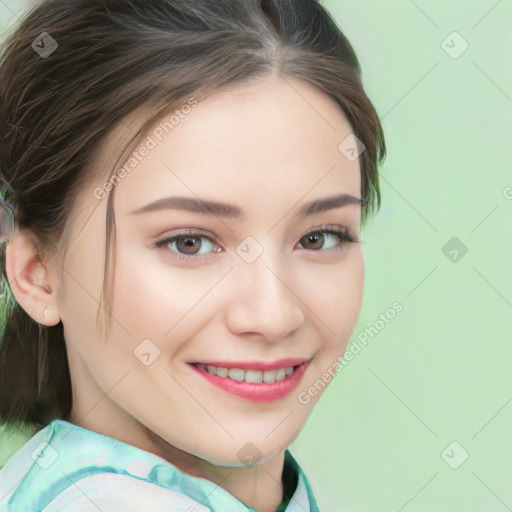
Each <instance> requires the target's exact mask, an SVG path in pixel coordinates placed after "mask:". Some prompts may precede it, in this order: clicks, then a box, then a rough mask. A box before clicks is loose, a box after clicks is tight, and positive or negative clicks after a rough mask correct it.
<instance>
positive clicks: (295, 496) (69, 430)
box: [0, 420, 319, 512]
mask: <svg viewBox="0 0 512 512" xmlns="http://www.w3.org/2000/svg"><path fill="white" fill-rule="evenodd" d="M78 480H80V482H79V488H78V486H77V485H74V482H77V481H78ZM109 480H110V482H109ZM100 482H101V485H99V483H100ZM290 482H292V485H293V482H296V484H295V489H294V490H293V489H291V492H292V496H291V498H290V499H289V500H288V503H286V501H287V500H283V501H284V503H283V504H285V505H286V508H284V509H282V508H280V509H279V510H283V512H319V508H318V505H317V503H316V500H315V497H314V495H313V492H312V489H311V486H310V484H309V482H308V480H307V478H306V475H305V474H304V473H303V472H302V469H301V468H300V466H299V464H298V463H297V461H296V460H295V458H294V457H293V456H292V454H291V453H290V451H289V450H286V451H285V466H284V469H283V484H284V485H283V487H285V486H290ZM110 485H112V486H113V487H112V488H114V487H115V488H117V489H118V491H119V492H116V493H114V495H115V501H111V502H110V504H111V506H112V505H116V508H115V510H126V507H125V506H124V505H122V504H121V503H120V501H122V500H126V501H128V500H131V502H133V500H135V499H137V498H136V497H137V496H139V499H142V498H140V496H142V494H144V495H147V496H150V497H149V498H146V497H145V498H144V499H155V500H157V501H155V506H154V507H152V508H151V509H152V510H155V511H156V510H160V508H157V506H158V504H160V505H161V507H162V508H161V510H169V508H168V507H169V505H170V504H173V503H174V502H176V503H178V501H179V503H180V504H185V505H189V507H192V506H193V507H196V510H197V511H198V512H209V511H226V510H229V512H258V511H257V510H255V509H253V508H251V507H249V506H247V505H245V504H244V503H242V502H241V501H240V500H238V499H237V498H235V497H234V496H233V495H231V494H230V493H229V492H227V491H226V490H225V489H224V488H222V487H220V486H219V485H217V484H215V483H213V482H211V481H209V480H207V479H205V478H201V477H196V476H192V475H189V474H186V473H184V472H183V471H181V470H180V469H179V468H178V467H176V466H174V465H173V464H171V463H170V462H169V461H167V460H165V459H163V458H162V457H159V456H158V455H155V454H153V453H150V452H147V451H145V450H142V449H140V448H137V447H135V446H132V445H130V444H127V443H123V442H121V441H118V440H116V439H113V438H111V437H108V436H105V435H103V434H99V433H97V432H94V431H92V430H88V429H85V428H83V427H80V426H78V425H74V424H72V423H69V422H67V421H65V420H54V421H52V422H51V423H50V424H49V425H48V426H46V427H45V428H43V429H42V430H40V431H39V432H37V433H36V434H35V435H34V436H33V437H32V438H30V439H29V440H28V441H27V443H25V444H24V445H23V446H22V447H21V448H20V449H19V450H18V451H17V452H16V453H15V454H14V455H13V456H12V457H11V458H10V459H9V461H8V462H7V464H6V465H5V466H4V467H3V468H2V469H1V470H0V512H3V511H6V512H7V511H10V510H13V511H14V510H42V509H43V508H44V507H46V506H47V505H49V507H48V508H44V510H45V512H46V511H48V512H51V511H52V510H63V508H57V505H58V503H61V502H62V503H64V501H65V500H67V501H66V503H77V500H80V499H84V498H83V495H84V494H86V495H87V496H86V497H87V499H88V500H91V499H92V500H93V501H94V499H93V497H94V496H96V495H97V496H98V499H104V498H103V497H102V491H103V494H104V489H105V488H106V487H109V486H110ZM80 493H81V494H80ZM96 493H97V494H96ZM73 494H75V495H76V499H74V498H73V499H72V498H71V496H72V495H73ZM132 494H133V496H132ZM54 500H55V503H54V502H53V501H54ZM173 500H175V501H173ZM102 504H103V505H105V503H104V502H102ZM89 505H90V501H89ZM164 505H165V508H164ZM59 506H60V505H59ZM189 509H190V510H193V509H192V508H187V509H186V508H183V510H189ZM80 510H81V509H80ZM108 510H114V509H113V508H108ZM130 510H131V509H130ZM134 510H135V509H134ZM180 510H181V509H180Z"/></svg>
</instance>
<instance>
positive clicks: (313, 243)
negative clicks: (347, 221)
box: [300, 228, 355, 251]
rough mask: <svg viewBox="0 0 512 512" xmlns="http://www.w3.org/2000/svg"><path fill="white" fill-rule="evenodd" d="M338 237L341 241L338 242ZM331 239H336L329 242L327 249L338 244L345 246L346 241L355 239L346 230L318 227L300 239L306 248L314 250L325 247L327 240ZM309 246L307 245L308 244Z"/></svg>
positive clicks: (349, 241)
mask: <svg viewBox="0 0 512 512" xmlns="http://www.w3.org/2000/svg"><path fill="white" fill-rule="evenodd" d="M336 238H338V240H339V242H338V243H336V240H335V239H336ZM329 239H331V240H333V241H334V244H332V243H331V242H327V243H328V244H330V247H327V249H332V248H334V247H336V246H343V245H345V243H351V242H354V241H355V240H354V239H353V238H352V237H351V236H350V235H349V234H348V233H347V232H346V231H341V230H336V229H323V228H320V229H317V230H315V231H310V232H309V233H308V234H306V235H304V236H303V237H302V238H301V239H300V243H301V245H303V246H306V247H305V248H306V249H309V250H312V251H319V250H320V249H322V248H325V247H324V244H326V240H327V241H329ZM308 244H310V245H309V247H307V245H308Z"/></svg>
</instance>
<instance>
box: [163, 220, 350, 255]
mask: <svg viewBox="0 0 512 512" xmlns="http://www.w3.org/2000/svg"><path fill="white" fill-rule="evenodd" d="M323 233H327V234H329V235H335V236H337V237H338V238H339V239H340V240H341V244H340V246H339V247H340V248H341V247H343V246H344V245H345V244H351V243H359V239H357V238H354V237H353V236H352V235H350V234H349V232H348V231H347V230H346V229H338V228H337V227H335V226H320V227H319V228H315V229H313V230H311V231H308V232H307V233H306V234H305V235H303V236H302V237H301V239H302V238H305V237H307V236H310V235H313V234H323ZM187 237H190V238H206V239H207V240H209V241H210V242H212V243H216V241H217V240H218V237H216V236H215V235H211V234H208V235H206V234H205V233H203V232H202V231H194V230H193V229H189V230H187V231H185V232H184V233H179V234H177V235H173V236H167V237H165V238H162V239H160V240H157V241H156V242H155V243H154V245H153V248H155V249H158V250H163V249H165V247H166V246H167V245H169V244H170V243H173V242H175V241H176V240H178V239H180V238H187ZM330 249H333V247H331V248H330ZM304 250H306V251H307V250H308V249H304ZM327 250H329V249H327ZM171 252H172V253H174V254H173V256H172V257H173V258H176V259H177V260H179V261H191V260H196V261H197V260H200V259H202V258H207V257H209V254H211V253H209V254H202V255H185V254H181V253H178V252H176V251H171ZM216 252H220V251H216ZM311 252H325V250H322V249H319V250H316V251H315V250H311Z"/></svg>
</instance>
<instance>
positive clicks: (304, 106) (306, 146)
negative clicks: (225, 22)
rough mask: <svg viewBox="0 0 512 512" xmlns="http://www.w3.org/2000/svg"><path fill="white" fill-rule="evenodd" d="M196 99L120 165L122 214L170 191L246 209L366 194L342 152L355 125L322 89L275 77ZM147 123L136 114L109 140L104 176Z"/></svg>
mask: <svg viewBox="0 0 512 512" xmlns="http://www.w3.org/2000/svg"><path fill="white" fill-rule="evenodd" d="M191 99H192V100H193V101H189V102H187V103H184V104H183V105H184V106H183V107H182V108H178V109H177V110H176V111H173V112H170V113H166V114H165V115H163V116H161V117H160V118H158V119H157V120H156V121H155V122H153V124H152V126H150V128H149V129H148V130H147V131H146V132H145V133H144V135H143V136H142V137H141V139H140V142H139V143H138V144H137V145H136V146H135V148H134V152H137V153H138V155H137V156H135V155H134V153H131V154H130V155H129V158H127V159H126V161H125V162H119V163H118V165H117V166H116V168H115V170H114V175H115V174H116V173H117V174H118V175H120V174H122V175H123V176H122V178H121V179H118V180H117V181H115V185H114V186H113V187H112V188H116V192H115V194H116V203H117V206H116V212H117V211H119V210H121V211H120V213H127V211H128V210H130V211H131V210H133V208H134V206H136V205H135V204H134V203H137V205H138V206H142V202H148V201H150V200H155V199H158V198H159V197H162V196H163V195H170V194H164V192H169V193H172V195H182V196H183V195H189V196H199V197H205V198H207V197H208V196H209V197H212V198H213V196H215V197H219V195H221V196H222V198H223V199H226V200H228V199H229V200H230V201H231V202H233V203H235V204H237V203H238V204H239V203H240V200H242V201H244V202H245V203H246V204H247V205H248V206H247V207H249V206H250V203H251V198H253V199H254V200H255V205H261V202H262V201H265V200H268V198H269V194H273V195H276V194H278V195H280V198H279V199H280V200H281V202H286V201H287V200H289V201H297V200H298V199H299V198H300V197H301V196H304V194H306V193H308V191H311V196H310V197H309V198H310V199H312V198H314V197H318V195H319V193H322V191H323V192H324V194H323V195H325V191H327V190H329V191H330V192H332V193H336V192H346V193H351V194H354V195H358V194H359V191H360V173H359V169H360V168H359V160H358V159H357V160H355V161H349V160H348V159H347V158H345V156H344V155H343V154H342V153H341V151H340V149H339V145H340V143H341V142H342V141H343V140H344V139H345V138H346V137H347V136H348V135H349V134H350V133H352V128H351V126H350V123H349V122H348V120H347V118H346V116H345V115H344V113H343V111H342V110H341V107H339V105H338V104H337V103H336V101H335V100H334V99H333V98H331V97H330V96H329V95H327V94H326V93H325V92H323V91H322V90H321V89H320V88H318V87H317V86H315V85H314V84H311V83H309V82H307V81H305V80H301V79H289V78H286V79H284V78H281V77H273V78H272V79H268V80H264V81H262V82H259V83H253V84H248V85H238V86H236V87H231V88H229V89H227V90H225V91H222V92H216V93H214V94H212V95H211V96H208V97H206V98H204V99H201V100H200V101H197V100H195V99H194V98H191ZM144 116H146V118H147V113H146V112H144V111H142V110H139V111H137V112H133V113H132V114H131V115H130V116H127V118H126V119H125V120H124V121H123V122H122V123H120V124H119V126H118V127H116V129H115V130H114V131H113V132H111V134H110V135H109V137H107V139H106V140H105V142H104V144H103V145H102V148H101V151H100V153H99V154H98V164H99V165H101V164H102V163H103V169H107V168H108V166H109V165H112V164H113V160H114V157H115V156H117V153H118V151H119V149H120V148H122V147H123V142H124V143H126V142H127V141H128V140H129V137H130V136H131V135H133V133H135V130H136V129H137V128H138V127H139V126H140V124H141V122H140V119H141V118H144ZM107 162H108V163H107ZM123 164H124V166H123ZM122 167H124V171H123V172H122V173H119V169H121V168H122ZM106 178H107V176H106V175H105V174H104V175H103V176H102V178H101V179H99V180H96V184H100V186H101V185H102V184H105V180H106ZM111 181H112V180H111ZM315 188H316V189H317V192H318V193H316V195H315V192H316V191H315V190H314V189H315ZM320 189H321V190H320ZM118 195H120V197H119V198H117V196H118ZM287 197H288V199H286V198H287ZM237 198H238V199H239V201H237ZM240 198H241V199H240ZM128 203H129V204H128ZM139 203H141V204H139Z"/></svg>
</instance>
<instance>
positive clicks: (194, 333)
mask: <svg viewBox="0 0 512 512" xmlns="http://www.w3.org/2000/svg"><path fill="white" fill-rule="evenodd" d="M189 105H193V106H192V107H191V108H188V107H184V108H183V109H182V110H181V111H180V112H178V113H177V114H175V115H176V116H177V117H175V118H173V120H171V121H170V122H169V123H168V124H167V125H165V124H164V123H165V122H166V121H169V117H170V115H166V116H164V117H163V118H162V119H160V120H159V121H158V122H157V123H155V125H154V127H153V128H152V129H151V131H150V132H148V135H149V137H150V138H147V137H146V138H144V139H143V140H142V142H141V144H140V145H139V146H138V148H142V147H143V146H145V147H146V149H145V150H144V149H137V155H138V156H135V157H134V160H132V161H131V165H127V166H126V167H125V172H121V173H118V176H120V179H119V180H117V181H116V183H115V185H114V186H113V189H114V190H113V192H111V193H114V200H113V206H114V213H115V232H116V235H115V240H116V242H115V244H116V248H115V250H116V261H115V270H114V281H113V302H112V309H111V312H112V318H111V327H110V332H109V336H108V339H105V338H104V337H103V331H102V329H101V326H102V323H98V324H97V323H96V314H97V311H98V308H100V306H99V299H100V294H101V290H102V284H103V270H104V251H105V214H106V204H107V203H106V201H107V199H106V197H103V196H104V195H105V194H103V193H102V192H104V191H105V190H107V191H108V189H109V186H106V187H105V186H104V180H103V181H102V180H101V179H100V180H98V181H97V182H96V183H95V184H94V186H93V187H86V189H84V191H83V193H82V195H81V197H80V200H79V201H78V202H77V203H76V204H75V214H76V217H74V220H73V222H72V223H71V224H70V229H71V237H70V242H69V246H68V249H67V253H66V257H65V260H64V261H63V262H62V265H63V267H62V269H63V271H62V273H61V278H60V283H59V288H58V301H59V304H58V308H59V314H60V316H61V319H62V322H63V325H64V333H65V338H66V344H67V350H68V357H69V362H70V370H71V375H72V385H73V412H72V415H71V417H72V418H74V420H75V421H76V422H78V423H80V424H81V425H83V426H85V427H89V428H91V429H93V430H96V431H100V432H102V433H105V434H107V435H111V436H113V437H117V438H120V439H122V440H124V441H127V442H132V443H133V444H137V440H138V439H139V435H140V436H141V437H140V438H142V437H143V436H147V435H151V436H155V438H158V439H161V440H163V441H164V442H165V443H169V445H171V446H173V447H176V448H178V449H179V450H183V451H185V452H187V453H190V454H193V455H195V456H197V457H200V458H202V459H204V460H207V461H209V462H211V463H213V464H218V465H224V466H241V465H242V464H243V463H244V461H247V460H248V458H252V460H253V461H255V462H257V460H259V459H261V460H262V461H263V460H267V459H269V458H271V457H273V456H275V455H276V454H278V453H280V452H282V451H283V450H284V449H285V448H287V447H288V446H289V445H290V444H291V442H292V441H293V440H294V439H295V437H296V436H297V435H298V433H299V432H300V430H301V429H302V427H303V426H304V424H305V422H306V420H307V418H308V416H309V414H310V413H311V411H312V409H313V407H314V405H315V403H316V402H317V400H318V399H319V397H320V395H321V393H322V391H323V390H324V389H325V387H326V386H327V385H328V383H329V381H330V380H331V379H330V378H329V375H327V374H326V372H330V373H331V375H335V370H336V362H337V361H338V360H339V357H340V356H341V355H342V354H343V353H344V351H345V348H346V345H347V343H348V340H349V337H350V335H351V333H352V331H353V329H354V326H355V323H356V320H357V317H358V314H359V311H360V308H361V302H362V296H363V285H364V262H363V253H362V249H361V245H360V244H359V243H357V242H355V243H349V242H346V241H345V240H344V239H343V238H340V237H339V235H335V234H330V233H329V232H326V229H332V230H334V231H341V232H342V233H346V234H347V236H349V237H352V238H354V239H356V240H357V239H358V236H359V231H360V222H361V207H360V205H359V204H358V202H357V201H352V202H350V201H345V202H343V201H341V203H334V204H331V205H330V207H328V208H318V209H317V210H316V213H312V214H311V211H309V212H306V213H309V214H308V215H304V214H303V213H304V212H303V210H304V209H307V205H310V203H311V202H314V201H322V200H325V199H328V198H333V197H334V196H338V195H343V194H346V195H349V196H353V198H360V197H361V194H360V190H361V181H360V167H359V161H358V160H357V159H354V158H348V157H346V156H345V153H346V152H345V150H344V148H345V145H342V149H340V144H341V143H342V142H343V141H344V140H345V139H346V137H347V136H349V134H351V133H352V129H351V126H350V124H349V123H348V121H347V119H346V117H345V115H344V114H343V113H342V110H341V109H340V107H339V106H337V104H336V103H335V102H334V101H333V100H332V99H331V98H329V97H328V96H327V95H326V94H325V93H323V92H322V91H321V90H320V89H317V88H316V87H315V86H313V85H311V84H310V83H308V82H306V81H303V80H298V79H292V80H286V81H285V80H284V79H282V78H273V79H269V80H267V81H265V82H262V83H260V84H258V85H254V86H250V87H249V86H244V87H237V88H235V89H232V90H231V91H229V92H226V93H217V94H215V95H213V96H211V97H209V98H206V99H204V100H202V101H200V102H199V103H198V104H197V105H196V104H195V103H193V102H191V103H189ZM177 120H179V122H178V121H177ZM123 131H126V127H124V126H123V127H121V128H120V130H119V133H120V134H121V133H123ZM109 140H110V145H107V146H105V148H104V149H105V154H110V155H113V154H115V153H116V152H117V151H118V150H119V146H118V145H116V144H114V143H113V142H112V140H113V139H109ZM100 157H101V155H100V154H99V155H98V164H100V163H101V158H100ZM127 169H128V171H126V170H127ZM171 197H174V198H175V199H173V200H171V199H166V198H171ZM177 197H180V198H182V199H181V200H177V199H176V198H177ZM155 201H162V202H161V203H160V206H161V207H158V208H157V207H148V205H151V204H152V203H154V202H155ZM203 201H204V203H206V202H207V201H208V202H210V201H211V202H214V203H216V205H217V206H218V207H216V208H215V209H213V208H212V209H210V210H209V211H206V212H204V211H203V206H204V203H203ZM220 203H222V204H223V205H225V206H222V207H220V206H219V205H220ZM166 205H167V207H166ZM228 205H229V206H228ZM189 206H190V208H188V207H189ZM144 209H146V210H145V211H144ZM234 210H237V211H240V212H242V215H234V214H233V213H232V212H233V211H234ZM309 210H311V209H309ZM322 210H323V211H322ZM301 212H302V213H301ZM72 217H73V216H72ZM187 230H191V231H192V233H193V234H192V235H189V236H188V237H187V235H186V233H187ZM312 231H320V233H317V234H316V238H315V236H310V237H308V236H306V235H307V234H308V233H309V232H312ZM178 235H181V238H178V239H175V240H167V241H165V239H166V238H170V237H176V236H178ZM184 235H185V236H184ZM157 244H158V245H157ZM184 257H185V258H187V259H182V258H184ZM100 309H101V313H104V310H103V306H102V307H101V308H100ZM100 320H102V318H100ZM290 358H291V359H296V360H297V361H284V362H279V360H282V359H290ZM300 361H307V362H309V363H308V364H307V366H306V367H305V372H304V373H303V375H302V377H301V379H300V381H299V382H297V381H296V380H295V375H298V374H296V373H295V372H294V373H293V374H291V375H290V377H288V376H287V377H286V379H285V380H284V381H283V382H282V384H280V385H276V384H274V385H273V386H272V384H267V383H262V384H256V383H255V384H252V386H248V385H245V388H248V387H253V388H255V387H256V386H261V387H260V388H259V391H260V393H261V390H262V389H263V388H262V387H264V386H269V387H271V386H272V387H273V388H277V387H286V386H287V385H286V383H287V382H288V379H290V378H291V379H292V380H293V383H294V384H295V387H294V388H293V389H288V388H289V386H288V388H287V391H288V392H287V393H286V394H285V395H284V396H283V395H279V394H278V393H277V392H276V393H274V395H273V396H269V395H268V394H266V395H264V396H260V395H258V396H259V399H258V398H257V395H256V393H257V392H258V390H256V392H254V393H253V392H252V391H251V390H249V391H247V393H248V395H246V396H242V393H244V390H242V386H241V385H240V384H239V383H238V381H236V380H233V379H230V382H231V383H232V385H233V386H234V389H232V390H228V389H227V388H225V387H224V386H223V385H220V386H218V385H215V384H213V383H212V381H211V379H208V378H206V376H205V375H204V372H201V371H200V370H198V368H197V367H196V366H194V365H192V363H197V362H201V363H205V364H208V363H224V364H226V365H227V363H234V366H235V367H237V368H241V369H244V367H246V366H247V365H248V363H249V362H252V363H267V364H271V363H274V362H278V365H279V366H280V367H287V366H293V365H296V364H299V363H300ZM219 366H220V365H219ZM256 366H257V365H256ZM302 368H304V366H303V367H302ZM296 371H297V370H296ZM234 373H235V374H236V372H234ZM282 373H283V372H280V374H278V375H277V377H282ZM285 373H286V372H285ZM221 374H222V370H221ZM239 374H240V372H239ZM248 374H249V375H250V376H252V377H254V378H255V379H258V378H259V375H261V378H263V377H264V376H265V379H266V380H272V379H273V378H274V379H275V378H276V375H275V374H272V373H266V374H263V373H258V372H257V371H253V372H248ZM240 375H242V374H240ZM326 375H327V377H326ZM242 378H245V373H244V374H243V377H242ZM331 378H332V377H331ZM214 379H216V380H217V382H219V381H220V380H221V379H222V377H220V376H217V377H214ZM226 379H227V378H226ZM226 379H224V380H222V382H223V383H224V384H225V383H226ZM315 383H316V389H315V390H313V391H312V392H311V390H310V388H311V387H312V386H314V385H315ZM308 390H309V391H308ZM318 390H319V391H318ZM274 391H275V389H274ZM315 391H316V393H315ZM142 433H144V434H142Z"/></svg>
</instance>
